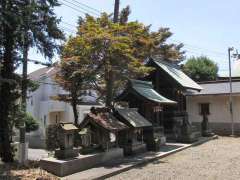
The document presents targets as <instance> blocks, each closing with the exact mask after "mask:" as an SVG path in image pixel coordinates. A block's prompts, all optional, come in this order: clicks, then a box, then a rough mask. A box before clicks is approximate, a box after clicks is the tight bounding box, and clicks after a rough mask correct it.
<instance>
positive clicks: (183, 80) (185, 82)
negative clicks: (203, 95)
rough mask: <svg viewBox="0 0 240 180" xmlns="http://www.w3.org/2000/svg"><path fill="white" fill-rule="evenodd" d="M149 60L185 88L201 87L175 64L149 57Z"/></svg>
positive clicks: (199, 88)
mask: <svg viewBox="0 0 240 180" xmlns="http://www.w3.org/2000/svg"><path fill="white" fill-rule="evenodd" d="M150 61H152V62H153V63H155V64H156V65H157V67H158V68H160V69H161V70H162V71H164V72H165V73H166V74H168V75H169V76H170V77H171V78H172V79H173V80H174V81H176V82H177V83H178V84H179V85H181V86H182V87H184V88H186V89H194V90H202V89H203V88H202V87H201V86H200V85H198V84H197V83H196V82H195V81H193V80H192V79H191V78H189V77H188V76H187V75H186V74H185V73H184V72H182V71H181V70H180V68H178V66H177V65H175V64H171V63H168V62H166V61H164V60H161V59H157V58H154V59H153V58H151V59H150Z"/></svg>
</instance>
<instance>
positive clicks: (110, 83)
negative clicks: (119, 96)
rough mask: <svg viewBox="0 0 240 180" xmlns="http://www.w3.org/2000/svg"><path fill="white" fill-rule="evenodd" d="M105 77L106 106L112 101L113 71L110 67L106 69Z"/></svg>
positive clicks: (109, 105)
mask: <svg viewBox="0 0 240 180" xmlns="http://www.w3.org/2000/svg"><path fill="white" fill-rule="evenodd" d="M107 71H108V72H107V79H106V86H107V87H106V88H107V94H106V106H107V107H112V102H113V71H112V70H111V69H107Z"/></svg>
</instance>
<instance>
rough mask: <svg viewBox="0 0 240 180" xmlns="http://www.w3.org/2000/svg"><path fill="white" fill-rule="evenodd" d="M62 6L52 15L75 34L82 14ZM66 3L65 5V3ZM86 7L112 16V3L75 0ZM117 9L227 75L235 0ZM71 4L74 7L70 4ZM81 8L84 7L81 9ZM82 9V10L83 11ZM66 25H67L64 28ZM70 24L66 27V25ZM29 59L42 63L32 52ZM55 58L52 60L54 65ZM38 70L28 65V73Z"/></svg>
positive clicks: (171, 0)
mask: <svg viewBox="0 0 240 180" xmlns="http://www.w3.org/2000/svg"><path fill="white" fill-rule="evenodd" d="M59 1H60V2H63V3H64V4H63V5H62V6H61V7H58V8H56V9H55V12H56V14H57V15H58V16H59V17H61V18H62V20H63V21H64V22H65V23H61V27H63V28H64V31H65V33H66V34H67V35H70V34H72V33H71V32H72V31H74V30H75V28H74V25H76V22H77V19H78V17H79V16H84V14H83V13H81V12H78V11H76V10H74V9H71V8H69V7H67V6H66V5H69V6H74V8H76V9H78V10H79V11H85V10H83V9H81V8H80V7H78V6H77V5H78V4H77V3H75V2H74V0H59ZM67 1H68V2H67ZM75 1H78V2H81V3H84V4H87V5H89V6H91V7H93V8H95V9H98V10H99V11H105V12H108V13H110V12H112V11H113V8H114V0H109V1H106V0H75ZM120 1H121V6H120V7H121V8H123V7H125V6H126V5H130V7H131V10H132V14H131V16H130V20H138V21H140V22H143V23H144V24H146V25H149V24H152V30H157V29H158V28H159V27H169V28H170V30H171V32H173V33H174V35H173V36H172V38H171V39H170V40H169V42H175V43H179V42H182V43H183V44H184V45H185V46H184V48H183V49H184V50H186V52H187V53H186V55H187V57H190V56H193V55H194V56H200V55H206V56H208V57H209V58H211V59H212V60H214V61H216V62H217V63H218V65H219V68H220V71H221V72H223V71H227V68H228V59H227V48H228V47H230V46H231V47H232V46H233V47H235V48H239V50H240V39H239V32H240V23H239V22H238V20H239V7H240V1H239V0H228V1H225V0H224V1H223V0H222V1H219V0H201V1H196V0H195V1H193V0H181V1H180V0H147V1H146V0H128V1H127V0H120ZM69 2H70V3H75V5H73V4H70V3H69ZM82 7H83V8H84V6H82ZM85 8H86V7H85ZM66 23H67V24H66ZM69 24H70V25H69ZM29 57H30V58H33V59H38V60H44V58H43V57H42V56H41V55H40V54H38V53H36V52H35V51H34V50H31V52H30V56H29ZM57 59H58V57H57V56H56V57H55V58H54V61H55V60H57ZM40 67H41V66H39V65H33V64H30V65H29V72H32V71H34V70H36V69H38V68H40Z"/></svg>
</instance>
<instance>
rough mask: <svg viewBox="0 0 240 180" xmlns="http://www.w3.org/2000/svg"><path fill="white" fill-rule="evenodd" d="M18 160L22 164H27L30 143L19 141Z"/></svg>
mask: <svg viewBox="0 0 240 180" xmlns="http://www.w3.org/2000/svg"><path fill="white" fill-rule="evenodd" d="M18 145H19V147H18V153H19V154H18V162H19V163H20V164H24V165H27V163H28V162H27V161H28V143H27V142H25V143H19V144H18Z"/></svg>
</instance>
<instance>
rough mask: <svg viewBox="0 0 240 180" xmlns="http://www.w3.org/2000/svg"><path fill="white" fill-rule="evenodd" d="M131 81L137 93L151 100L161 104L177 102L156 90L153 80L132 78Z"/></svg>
mask: <svg viewBox="0 0 240 180" xmlns="http://www.w3.org/2000/svg"><path fill="white" fill-rule="evenodd" d="M129 82H130V86H131V88H132V89H133V90H134V91H135V93H137V94H138V95H140V96H142V97H144V98H146V99H148V100H149V101H152V102H156V103H161V104H176V102H175V101H172V100H170V99H167V98H165V97H164V96H162V95H160V94H159V93H158V92H157V91H155V90H154V89H153V85H152V82H150V81H140V80H130V81H129Z"/></svg>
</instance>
